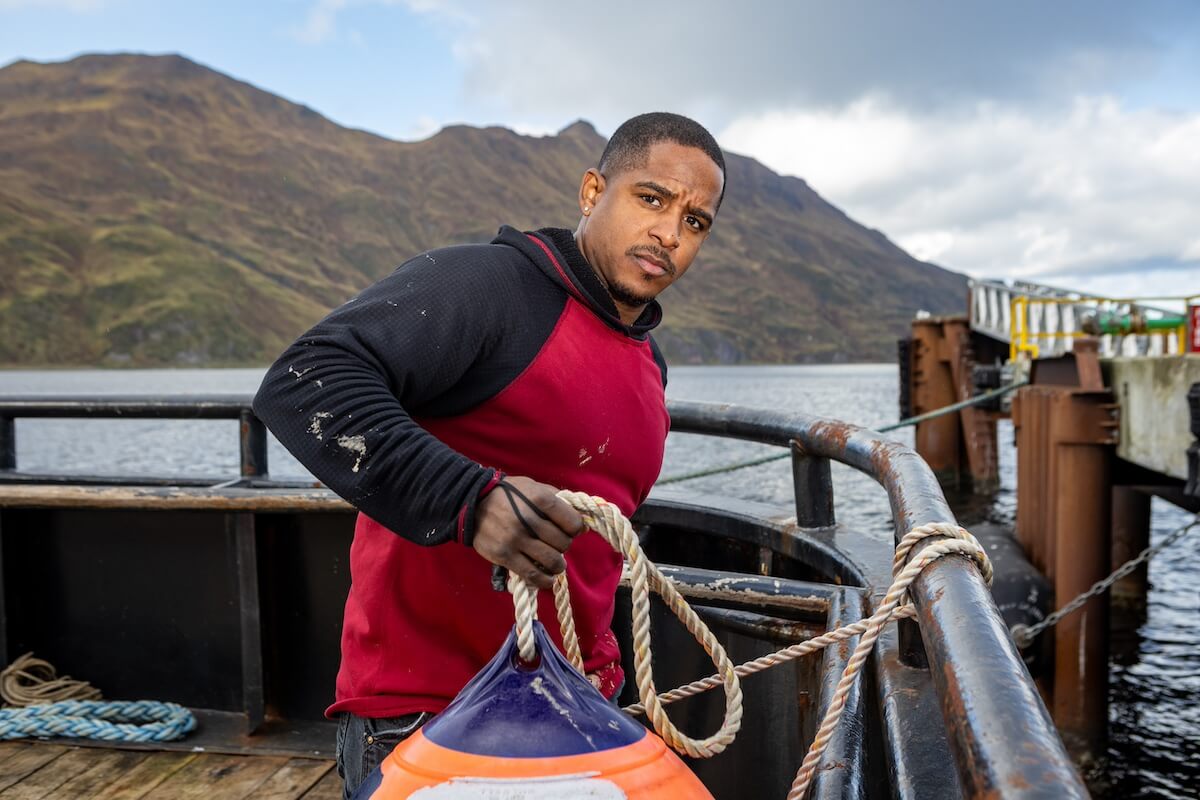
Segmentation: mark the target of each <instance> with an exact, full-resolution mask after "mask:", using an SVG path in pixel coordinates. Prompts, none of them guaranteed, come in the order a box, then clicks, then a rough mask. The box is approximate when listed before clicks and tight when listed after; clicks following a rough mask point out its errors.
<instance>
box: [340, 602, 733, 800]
mask: <svg viewBox="0 0 1200 800" xmlns="http://www.w3.org/2000/svg"><path fill="white" fill-rule="evenodd" d="M533 634H534V637H535V640H536V642H537V649H538V653H539V654H540V656H541V657H540V660H539V662H538V663H537V664H536V665H532V666H530V665H527V664H524V663H522V662H521V661H520V659H519V658H518V654H517V639H516V632H515V630H514V631H513V632H512V633H510V634H509V636H508V639H507V641H505V643H504V645H503V646H502V647H501V648H500V652H498V653H497V654H496V656H495V657H494V658H493V659H492V660H491V661H490V662H489V663H488V665H487V666H486V667H484V668H483V670H482V671H481V672H480V673H479V674H478V675H476V676H475V677H474V678H473V679H472V680H471V682H470V683H468V684H467V685H466V687H464V688H463V690H462V692H460V693H459V695H458V697H456V698H455V699H454V702H453V703H451V704H450V705H449V706H448V707H447V708H446V710H445V711H443V712H442V713H441V714H439V715H437V716H436V717H434V718H433V719H432V720H430V722H429V723H428V724H426V725H425V727H424V728H423V729H421V730H419V731H417V733H415V734H414V735H413V736H411V737H410V738H408V739H406V740H405V741H403V742H401V743H400V744H399V745H397V746H396V749H395V750H393V751H392V752H391V753H390V754H389V755H388V757H387V758H386V759H384V761H383V763H382V764H381V765H380V766H379V769H377V770H376V771H375V772H373V773H372V774H371V775H369V776H368V777H367V779H366V781H364V782H363V784H362V785H361V786H360V787H359V789H358V791H357V792H356V793H355V795H354V797H355V800H368V798H369V799H370V800H399V799H400V798H408V797H411V798H413V800H510V799H511V798H523V800H551V798H555V799H556V800H557V798H580V799H581V800H626V799H627V798H628V800H634V798H663V799H664V800H712V795H711V794H710V793H709V792H708V790H707V789H705V788H704V784H702V783H701V782H700V780H699V779H698V778H697V777H696V776H695V775H694V774H693V773H692V771H691V770H689V769H688V768H687V766H686V765H685V764H684V763H683V761H682V760H680V758H679V757H678V756H676V755H675V753H673V752H672V751H671V750H670V749H669V748H668V747H667V746H666V745H665V744H664V743H663V741H662V739H660V738H659V737H658V736H656V735H655V734H654V733H653V732H651V731H648V730H646V729H645V728H644V727H642V726H641V725H639V724H637V723H636V722H634V721H633V720H631V719H630V718H629V717H628V716H626V715H625V714H623V713H621V711H620V710H619V709H617V708H616V707H615V706H613V705H612V704H611V703H609V702H608V701H607V700H605V699H604V696H603V695H601V694H600V692H598V691H597V690H596V689H595V687H593V686H592V684H591V683H589V682H588V680H587V679H586V678H584V677H583V676H582V675H580V674H579V672H577V671H576V670H575V668H574V667H572V666H571V664H570V663H569V662H568V661H567V660H566V659H565V658H564V657H563V656H562V654H561V653H559V651H558V649H557V648H556V647H555V646H554V644H553V643H552V642H551V640H550V637H549V636H548V635H547V633H546V630H545V628H543V627H542V625H541V623H539V622H535V623H534V624H533Z"/></svg>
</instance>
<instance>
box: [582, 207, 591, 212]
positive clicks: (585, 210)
mask: <svg viewBox="0 0 1200 800" xmlns="http://www.w3.org/2000/svg"><path fill="white" fill-rule="evenodd" d="M591 210H592V207H591V206H584V207H583V213H585V214H586V213H588V212H589V211H591Z"/></svg>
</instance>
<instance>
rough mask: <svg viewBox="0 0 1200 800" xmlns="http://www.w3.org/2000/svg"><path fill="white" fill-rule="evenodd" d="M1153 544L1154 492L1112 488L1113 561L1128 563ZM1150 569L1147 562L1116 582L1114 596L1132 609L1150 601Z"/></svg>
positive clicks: (1123, 487) (1112, 564) (1114, 598)
mask: <svg viewBox="0 0 1200 800" xmlns="http://www.w3.org/2000/svg"><path fill="white" fill-rule="evenodd" d="M1149 544H1150V495H1148V494H1146V493H1145V492H1139V491H1137V490H1136V489H1130V488H1128V487H1126V486H1114V487H1113V492H1112V563H1111V568H1112V569H1116V568H1117V567H1119V566H1121V565H1122V564H1124V563H1125V562H1126V561H1128V560H1129V559H1131V558H1133V557H1134V556H1136V555H1137V554H1138V553H1140V552H1142V550H1144V549H1145V548H1146V547H1147V546H1148V545H1149ZM1148 577H1149V570H1148V568H1147V566H1146V565H1145V564H1143V565H1141V566H1140V567H1138V568H1137V569H1135V570H1134V571H1133V572H1131V573H1129V574H1128V575H1126V576H1125V577H1124V578H1122V579H1121V580H1119V581H1117V582H1116V583H1114V584H1113V587H1112V599H1113V602H1115V603H1120V604H1121V605H1124V606H1128V607H1130V608H1131V609H1136V608H1139V607H1143V606H1144V605H1145V603H1146V588H1147V585H1148Z"/></svg>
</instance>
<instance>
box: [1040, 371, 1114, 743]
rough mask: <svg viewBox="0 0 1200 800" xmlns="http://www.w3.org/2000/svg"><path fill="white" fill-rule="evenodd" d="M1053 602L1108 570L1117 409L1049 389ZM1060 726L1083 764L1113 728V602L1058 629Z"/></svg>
mask: <svg viewBox="0 0 1200 800" xmlns="http://www.w3.org/2000/svg"><path fill="white" fill-rule="evenodd" d="M1051 391H1052V392H1053V396H1052V409H1051V415H1052V416H1051V426H1050V431H1051V436H1052V441H1053V442H1054V444H1053V445H1052V446H1053V449H1054V452H1053V458H1054V462H1055V463H1054V468H1053V478H1052V484H1053V491H1054V493H1055V503H1054V528H1053V530H1054V535H1055V539H1054V545H1055V547H1054V549H1055V557H1054V578H1053V581H1054V596H1055V605H1056V606H1059V607H1061V606H1062V605H1063V604H1065V603H1066V602H1068V601H1069V600H1071V599H1073V598H1075V597H1076V596H1077V595H1079V594H1081V593H1083V592H1085V591H1087V589H1088V588H1090V587H1091V585H1092V584H1093V583H1095V582H1096V581H1098V580H1100V579H1102V578H1104V577H1105V576H1106V575H1107V574H1108V572H1109V566H1110V563H1111V550H1110V545H1109V536H1110V533H1111V525H1112V522H1111V519H1112V517H1111V508H1110V502H1111V497H1112V444H1113V438H1112V437H1113V434H1114V430H1113V428H1112V404H1111V403H1107V402H1103V401H1105V400H1107V399H1108V398H1107V397H1106V396H1105V395H1104V393H1100V392H1081V391H1079V390H1072V389H1067V388H1059V389H1055V390H1051ZM1054 632H1055V638H1054V644H1055V650H1054V653H1055V658H1054V712H1053V713H1054V721H1055V723H1056V725H1057V726H1058V729H1059V732H1060V733H1061V734H1062V737H1063V742H1064V743H1065V744H1066V745H1067V750H1068V751H1069V752H1072V753H1073V754H1074V756H1075V757H1076V759H1078V760H1085V761H1086V760H1090V759H1091V758H1093V757H1097V756H1100V755H1102V754H1103V752H1104V750H1103V744H1104V741H1105V736H1106V733H1107V729H1108V598H1107V597H1105V596H1103V595H1101V596H1099V597H1095V598H1093V599H1092V600H1090V601H1089V602H1088V603H1087V604H1086V605H1085V606H1084V607H1083V608H1082V609H1081V610H1080V611H1078V612H1076V613H1075V614H1071V615H1069V616H1067V617H1065V618H1064V619H1063V620H1062V621H1061V622H1059V624H1058V625H1057V627H1055V629H1054Z"/></svg>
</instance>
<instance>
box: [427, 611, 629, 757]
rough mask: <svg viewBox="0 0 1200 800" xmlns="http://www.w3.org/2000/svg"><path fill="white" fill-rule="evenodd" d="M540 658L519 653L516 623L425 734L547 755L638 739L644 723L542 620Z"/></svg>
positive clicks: (501, 752)
mask: <svg viewBox="0 0 1200 800" xmlns="http://www.w3.org/2000/svg"><path fill="white" fill-rule="evenodd" d="M533 635H534V639H535V641H536V642H537V649H538V653H539V655H540V656H541V660H540V662H539V663H538V664H537V666H532V667H531V666H526V665H524V664H522V663H521V662H520V660H519V658H518V650H517V634H516V629H515V628H514V630H512V631H511V632H510V633H509V634H508V638H507V639H506V640H505V642H504V645H503V646H502V647H501V648H500V651H499V652H498V653H496V655H495V657H494V658H492V660H491V661H490V662H488V664H487V666H486V667H484V668H483V670H482V671H481V672H480V673H479V674H478V675H476V676H475V677H474V678H472V679H471V682H470V683H468V684H467V685H466V686H465V687H463V690H462V691H461V692H459V695H458V697H456V698H455V699H454V702H452V703H451V704H450V705H449V706H447V708H446V710H445V711H443V712H442V713H441V714H438V715H437V716H436V717H434V718H433V719H432V720H430V722H429V723H428V724H426V725H425V728H424V729H423V732H424V735H425V738H427V739H429V740H430V741H432V742H434V743H435V744H438V745H441V746H442V747H445V748H448V749H451V750H457V751H458V752H462V753H474V754H477V755H481V756H500V757H505V758H547V757H552V756H572V755H581V754H584V753H592V752H596V751H599V750H612V749H615V748H618V747H624V746H626V745H629V744H633V743H634V742H637V741H640V740H641V739H642V737H644V736H645V735H646V729H645V728H643V727H642V726H641V725H639V724H637V723H636V722H634V721H633V720H631V719H630V718H629V717H628V716H626V715H625V714H623V713H622V712H621V711H620V710H619V709H617V708H616V707H615V706H614V705H612V704H611V703H609V702H608V701H607V700H606V699H605V698H604V696H603V695H602V694H600V692H598V691H597V690H596V688H595V687H594V686H592V684H591V683H590V682H589V681H588V680H587V678H585V677H584V676H582V675H580V674H579V672H577V671H576V670H575V668H574V667H572V666H571V664H570V662H568V661H567V660H566V658H565V657H564V656H563V655H562V653H560V652H559V651H558V648H557V647H555V646H554V643H553V642H552V641H551V640H550V636H549V635H548V634H547V633H546V629H545V628H544V627H542V624H541V623H540V622H534V623H533Z"/></svg>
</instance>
